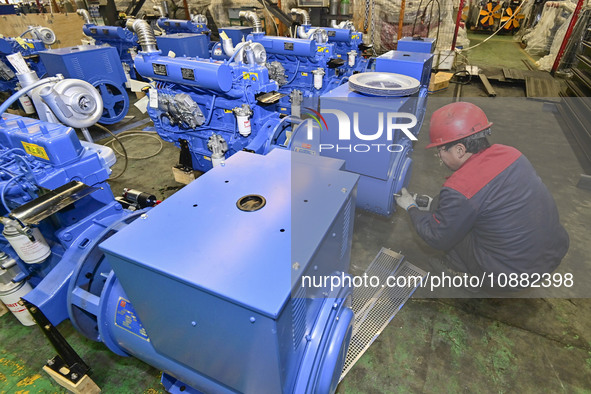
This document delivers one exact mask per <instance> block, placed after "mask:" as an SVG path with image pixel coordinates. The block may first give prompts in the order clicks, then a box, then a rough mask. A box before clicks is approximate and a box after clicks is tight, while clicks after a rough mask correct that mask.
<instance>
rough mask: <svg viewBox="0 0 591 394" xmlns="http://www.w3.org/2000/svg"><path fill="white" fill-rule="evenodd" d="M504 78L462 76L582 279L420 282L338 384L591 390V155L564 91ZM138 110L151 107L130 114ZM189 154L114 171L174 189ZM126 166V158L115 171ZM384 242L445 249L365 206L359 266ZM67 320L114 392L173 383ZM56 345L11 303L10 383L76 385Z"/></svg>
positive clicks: (471, 58) (6, 386) (0, 363)
mask: <svg viewBox="0 0 591 394" xmlns="http://www.w3.org/2000/svg"><path fill="white" fill-rule="evenodd" d="M481 37H482V36H474V35H471V37H470V38H473V40H475V41H476V40H478V39H481ZM479 48H481V49H480V50H479V49H475V50H474V51H473V52H469V53H468V54H467V59H468V62H469V63H470V64H473V65H479V66H501V65H504V63H503V62H504V60H503V59H510V61H511V62H512V63H511V66H510V67H513V68H523V69H525V65H524V64H523V62H521V61H516V59H521V58H528V56H527V55H526V54H524V52H523V51H522V50H521V48H519V46H518V45H517V44H516V43H515V42H513V41H512V40H511V37H510V36H499V37H495V38H494V39H493V40H491V42H489V43H488V44H487V45H486V46H485V45H483V46H482V47H479ZM484 52H486V53H484ZM520 64H521V66H520ZM495 90H496V91H497V94H498V95H497V97H495V98H488V97H485V96H486V93H485V91H484V89H483V87H482V85H481V84H480V82H478V81H472V82H471V83H470V84H467V85H464V86H463V87H462V94H463V97H464V98H465V99H466V100H470V101H472V102H474V103H476V104H477V105H480V106H481V107H483V108H484V109H485V111H486V112H487V115H488V117H489V119H490V120H491V121H493V122H494V126H493V134H492V136H491V137H490V140H491V142H493V143H502V144H507V145H512V146H515V147H516V148H518V149H519V150H521V151H522V152H523V153H524V154H525V155H526V156H527V157H528V158H529V160H530V161H531V162H532V164H533V166H534V167H535V168H536V170H537V172H538V174H539V176H540V177H541V178H542V180H543V181H544V183H545V184H546V185H547V187H548V189H549V190H550V191H551V193H552V194H553V196H554V198H555V200H556V203H557V205H558V210H559V213H560V218H561V222H562V224H563V225H564V227H565V228H566V230H567V231H568V233H569V235H570V249H569V252H568V254H567V256H566V257H565V259H564V260H563V263H562V264H561V266H560V267H559V269H558V271H557V272H559V273H561V274H566V273H569V272H571V273H573V280H574V283H575V286H573V287H571V288H567V287H565V286H557V287H556V288H553V289H550V290H552V291H551V292H543V291H542V292H539V293H535V292H534V293H530V294H528V295H529V298H519V299H518V298H513V299H504V298H474V297H475V296H471V297H470V296H469V295H466V297H468V298H433V297H431V295H430V294H429V292H428V291H417V293H416V294H415V295H414V296H413V298H412V299H410V300H409V301H408V302H407V303H406V304H405V305H404V307H403V308H402V309H401V310H400V311H399V312H398V313H397V314H396V316H395V317H394V319H393V320H392V321H391V322H390V324H389V325H388V326H387V327H386V328H385V330H384V331H383V332H382V333H381V335H380V336H379V337H378V338H377V339H376V341H375V342H374V344H373V345H372V346H371V347H370V348H369V350H368V351H367V352H366V353H365V354H364V355H363V356H362V357H361V359H360V360H359V361H358V362H357V364H356V365H355V366H354V367H353V369H352V370H351V371H350V372H349V373H348V375H347V376H346V377H345V379H344V380H343V381H342V382H341V384H340V385H339V387H338V389H337V393H339V394H344V393H364V394H365V393H398V392H403V393H407V392H412V393H448V392H453V393H455V392H479V393H501V392H503V393H504V392H521V393H529V392H549V393H560V392H565V393H573V392H574V393H584V392H591V329H590V327H591V300H590V299H589V297H590V295H591V290H590V289H591V286H590V285H591V283H590V282H591V276H590V275H589V268H588V267H589V265H590V263H591V262H590V260H591V259H590V258H589V256H590V255H591V243H590V242H589V241H591V237H590V235H589V234H591V228H590V226H591V225H590V223H591V192H589V191H585V190H582V189H578V188H577V187H576V184H577V181H578V179H579V174H580V173H581V172H582V171H581V166H580V165H579V163H578V162H577V160H576V158H575V156H574V154H573V152H572V149H571V147H570V146H569V144H568V142H567V139H566V138H565V136H564V135H563V132H562V130H561V128H560V119H559V118H558V117H557V115H556V112H555V106H554V104H553V103H552V101H551V100H543V99H541V100H528V99H525V98H524V97H523V96H524V88H523V86H522V85H499V84H497V85H495ZM453 96H454V86H453V85H450V87H449V88H448V89H447V90H445V91H442V92H439V93H437V94H434V95H430V97H429V99H428V109H427V115H426V121H425V125H424V126H423V129H422V131H421V134H420V135H419V141H418V142H417V144H416V146H415V150H414V153H413V163H414V167H413V173H412V178H411V181H410V184H409V190H411V191H412V192H418V193H421V194H429V195H435V194H437V192H438V190H439V188H440V186H441V184H442V183H443V182H444V180H445V176H448V175H449V174H450V173H449V171H448V170H447V169H446V168H445V167H442V166H440V165H439V160H438V159H437V158H436V157H434V152H433V151H427V150H425V149H423V148H424V147H425V145H426V144H427V141H428V122H427V120H428V118H429V116H430V114H431V113H432V112H433V111H434V110H435V109H437V108H439V107H441V106H442V105H445V104H448V103H450V102H452V100H453ZM132 113H133V114H135V113H136V112H132ZM138 120H139V115H138V116H137V117H136V118H134V119H131V120H130V121H129V122H128V123H133V122H136V121H138ZM121 127H123V125H122V124H119V125H115V127H112V129H117V128H119V129H120V128H121ZM93 133H97V134H96V135H99V134H100V133H101V131H100V130H96V129H95V130H93ZM123 142H124V143H125V146H126V148H127V153H128V155H129V156H131V157H141V156H150V155H152V154H154V153H156V152H158V151H159V150H160V142H159V140H158V139H152V138H150V137H146V136H141V137H138V136H127V137H125V138H124V140H123ZM177 159H178V150H177V149H176V148H174V147H173V146H172V145H170V144H168V143H163V144H162V149H161V151H160V152H158V154H157V155H156V156H154V157H152V158H149V159H143V160H137V159H130V160H129V163H128V165H127V169H126V171H125V173H124V174H123V175H122V176H121V177H119V178H118V179H116V180H114V181H112V182H111V185H112V188H113V191H114V193H116V194H118V193H120V192H121V190H122V188H123V187H133V188H137V189H140V190H143V191H145V192H150V193H153V194H155V195H156V196H157V197H158V198H160V199H164V198H166V197H168V196H170V195H171V194H173V193H174V192H175V191H177V190H179V189H180V188H181V187H182V186H183V185H181V184H179V183H176V182H175V181H174V180H173V178H172V174H171V167H172V166H173V165H174V164H176V162H177ZM122 168H123V160H121V159H120V160H119V162H118V163H117V164H116V165H115V167H114V171H113V174H114V175H116V174H118V173H119V172H120V171H121V170H122ZM382 247H386V248H389V249H392V250H394V251H397V252H401V253H402V254H403V255H405V256H406V259H407V260H408V261H410V262H412V263H413V264H415V265H417V266H419V267H421V266H422V265H423V264H424V263H425V262H426V261H428V260H429V258H431V257H433V256H435V255H436V252H434V251H433V250H430V248H429V247H428V246H427V245H426V244H425V243H424V242H423V241H422V240H421V239H420V238H419V237H418V236H417V235H416V233H415V232H414V230H413V229H412V227H411V223H410V220H409V218H408V215H407V214H406V213H405V212H400V211H397V212H396V213H394V214H393V215H392V216H391V217H383V216H379V215H375V214H371V213H368V212H365V211H361V210H358V211H357V213H356V217H355V229H354V238H353V245H352V270H353V271H354V272H356V273H360V272H362V271H363V269H364V268H365V267H366V266H367V265H368V264H369V263H370V262H371V261H372V260H373V258H374V257H375V255H376V254H377V253H378V252H379V251H380V249H381V248H382ZM423 290H424V289H423ZM476 297H477V295H476ZM58 328H59V329H60V331H61V332H62V334H63V335H64V336H65V337H66V339H67V340H68V341H69V342H70V344H71V345H72V346H73V347H74V348H75V349H76V350H77V351H78V352H79V354H80V355H81V357H82V358H83V359H84V360H85V361H86V362H87V363H88V364H89V365H90V366H91V367H92V371H91V376H92V378H93V379H94V381H95V382H96V383H97V384H98V385H99V386H100V387H101V388H102V389H103V392H105V393H162V392H164V391H163V389H162V387H161V386H160V384H159V375H160V373H159V371H157V370H156V369H154V368H152V367H150V366H148V365H146V364H144V363H142V362H140V361H138V360H136V359H133V358H122V357H119V356H116V355H114V354H113V353H111V352H110V351H109V350H107V349H106V347H105V346H104V345H102V344H100V343H94V342H91V341H88V340H85V339H83V338H82V337H81V335H79V334H78V333H77V332H76V331H75V330H74V329H73V328H72V326H71V324H70V323H69V322H64V323H62V324H60V325H59V327H58ZM195 351H196V352H198V351H199V349H195ZM52 356H54V351H53V349H51V347H50V346H49V344H48V343H47V342H46V340H45V339H44V337H43V336H42V335H41V333H40V331H39V329H37V328H36V327H23V326H21V325H19V324H18V322H17V321H16V319H14V318H13V317H12V316H10V315H5V316H3V317H0V393H23V394H24V393H59V392H65V391H64V390H63V389H62V388H61V387H60V386H58V385H57V384H56V383H54V382H53V381H52V380H51V379H49V377H48V376H47V375H46V374H45V373H44V372H42V370H41V368H42V366H43V365H44V364H45V362H46V360H47V359H49V358H51V357H52Z"/></svg>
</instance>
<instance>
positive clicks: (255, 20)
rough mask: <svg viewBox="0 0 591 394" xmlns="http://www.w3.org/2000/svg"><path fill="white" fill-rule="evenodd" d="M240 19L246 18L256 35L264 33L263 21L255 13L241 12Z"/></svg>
mask: <svg viewBox="0 0 591 394" xmlns="http://www.w3.org/2000/svg"><path fill="white" fill-rule="evenodd" d="M238 15H239V17H240V18H244V19H246V20H247V21H249V22H250V23H251V25H252V27H253V29H254V33H262V32H263V26H262V25H261V20H260V19H259V16H258V15H257V14H256V13H255V12H253V11H240V14H238Z"/></svg>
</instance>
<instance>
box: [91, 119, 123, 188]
mask: <svg viewBox="0 0 591 394" xmlns="http://www.w3.org/2000/svg"><path fill="white" fill-rule="evenodd" d="M95 126H96V127H98V128H99V129H101V130H103V131H106V132H107V133H109V134H111V136H112V137H113V138H114V139H115V140H116V141H117V142H118V143H119V145H121V150H122V151H123V158H124V159H125V164H124V165H123V171H121V173H119V174H117V176H114V177H111V178H109V179H107V180H108V181H112V180H115V179H117V178H119V177H120V176H121V175H123V174H124V173H125V171H126V170H127V162H128V158H127V151H126V150H125V146H123V143H122V142H121V140H120V139H119V138H117V136H116V135H115V134H113V133H112V132H111V130H109V129H107V128H106V127H105V126H103V125H101V124H99V123H97V124H95Z"/></svg>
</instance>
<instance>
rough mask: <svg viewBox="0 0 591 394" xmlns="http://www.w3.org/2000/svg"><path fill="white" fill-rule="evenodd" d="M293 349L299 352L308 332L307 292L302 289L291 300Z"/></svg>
mask: <svg viewBox="0 0 591 394" xmlns="http://www.w3.org/2000/svg"><path fill="white" fill-rule="evenodd" d="M291 317H292V319H291V320H292V322H293V323H292V324H293V326H292V334H293V349H294V350H298V346H299V345H300V343H301V342H302V338H303V337H304V332H305V331H306V291H305V289H304V288H303V287H300V288H299V290H298V292H297V294H296V296H295V298H292V300H291Z"/></svg>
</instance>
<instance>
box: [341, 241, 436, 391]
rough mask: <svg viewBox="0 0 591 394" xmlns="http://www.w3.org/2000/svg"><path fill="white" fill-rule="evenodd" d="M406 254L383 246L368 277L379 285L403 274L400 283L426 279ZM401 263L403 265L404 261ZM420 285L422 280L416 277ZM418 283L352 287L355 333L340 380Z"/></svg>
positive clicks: (370, 267) (369, 269) (369, 268)
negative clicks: (398, 285)
mask: <svg viewBox="0 0 591 394" xmlns="http://www.w3.org/2000/svg"><path fill="white" fill-rule="evenodd" d="M403 259H404V256H402V255H401V254H398V253H396V252H393V251H391V250H389V249H385V248H382V250H381V251H380V253H378V255H377V256H376V258H375V259H374V260H373V261H372V263H371V264H370V265H369V267H368V268H367V270H366V273H367V276H368V277H371V276H377V277H379V278H380V282H379V283H380V284H385V283H386V280H387V278H388V277H389V276H392V277H394V280H395V279H396V278H397V277H404V278H406V279H407V280H400V281H399V282H398V283H402V282H403V281H407V282H408V283H412V284H414V283H415V280H414V279H411V278H415V277H416V278H422V279H424V277H425V275H426V272H425V271H423V270H421V269H420V268H418V267H415V266H414V265H412V264H410V263H409V262H407V261H405V262H404V263H402V260H403ZM401 263H402V264H401ZM416 282H417V286H418V283H419V280H416ZM417 286H405V287H388V286H385V287H381V286H378V287H375V288H373V287H370V286H368V287H358V288H355V289H354V290H353V305H352V309H353V312H354V313H355V321H354V323H353V336H352V337H351V343H350V344H349V350H348V351H347V358H346V359H345V365H344V367H343V372H342V374H341V380H342V379H343V378H344V377H345V375H346V374H347V373H348V372H349V371H350V370H351V368H352V367H353V365H355V363H356V362H357V360H359V359H360V358H361V356H362V355H363V353H365V351H366V350H367V349H368V348H369V346H370V345H371V344H372V343H373V342H374V341H375V340H376V339H377V337H378V336H379V335H380V334H381V333H382V331H383V330H384V329H385V328H386V326H387V325H388V323H390V321H391V320H392V318H393V317H394V316H395V315H396V313H397V312H398V311H399V310H400V309H401V308H402V306H403V305H404V303H405V302H406V301H407V300H408V299H409V298H410V297H411V295H412V293H413V292H414V291H415V289H416V288H417Z"/></svg>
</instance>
